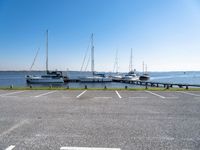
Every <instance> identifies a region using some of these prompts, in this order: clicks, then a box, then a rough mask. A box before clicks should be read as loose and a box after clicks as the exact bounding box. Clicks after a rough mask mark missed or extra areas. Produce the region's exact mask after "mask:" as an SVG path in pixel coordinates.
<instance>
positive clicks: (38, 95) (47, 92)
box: [34, 91, 57, 98]
mask: <svg viewBox="0 0 200 150" xmlns="http://www.w3.org/2000/svg"><path fill="white" fill-rule="evenodd" d="M55 92H57V91H51V92H47V93H43V94H40V95H37V96H34V97H36V98H38V97H41V96H45V95H48V94H51V93H55Z"/></svg>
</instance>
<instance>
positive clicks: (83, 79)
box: [79, 34, 112, 82]
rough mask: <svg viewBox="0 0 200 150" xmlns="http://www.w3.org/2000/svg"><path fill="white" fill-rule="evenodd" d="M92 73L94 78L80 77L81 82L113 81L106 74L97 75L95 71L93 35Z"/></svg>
mask: <svg viewBox="0 0 200 150" xmlns="http://www.w3.org/2000/svg"><path fill="white" fill-rule="evenodd" d="M91 71H92V76H86V77H80V78H79V80H80V82H111V81H112V79H111V78H108V77H106V76H105V74H101V73H98V74H97V73H95V71H94V44H93V34H92V35H91Z"/></svg>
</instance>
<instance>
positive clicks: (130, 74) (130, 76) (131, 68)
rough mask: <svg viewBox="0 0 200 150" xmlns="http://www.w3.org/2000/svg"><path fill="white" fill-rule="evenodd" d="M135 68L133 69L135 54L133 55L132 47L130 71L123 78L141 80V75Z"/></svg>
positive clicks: (125, 79)
mask: <svg viewBox="0 0 200 150" xmlns="http://www.w3.org/2000/svg"><path fill="white" fill-rule="evenodd" d="M135 71H136V70H135V69H134V70H133V55H132V49H131V57H130V63H129V73H128V74H126V75H125V76H124V77H123V80H124V81H125V82H126V81H128V82H129V81H139V76H138V75H137V74H136V73H135Z"/></svg>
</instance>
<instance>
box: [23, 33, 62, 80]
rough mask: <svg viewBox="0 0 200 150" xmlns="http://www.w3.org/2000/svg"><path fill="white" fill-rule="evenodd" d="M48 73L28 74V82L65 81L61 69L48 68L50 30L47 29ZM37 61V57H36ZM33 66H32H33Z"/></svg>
mask: <svg viewBox="0 0 200 150" xmlns="http://www.w3.org/2000/svg"><path fill="white" fill-rule="evenodd" d="M46 35H47V37H46V38H47V39H46V74H45V75H27V76H26V81H27V83H64V78H65V77H63V75H62V72H61V71H53V72H50V71H49V70H48V30H47V31H46ZM34 61H35V59H34ZM31 67H32V66H31Z"/></svg>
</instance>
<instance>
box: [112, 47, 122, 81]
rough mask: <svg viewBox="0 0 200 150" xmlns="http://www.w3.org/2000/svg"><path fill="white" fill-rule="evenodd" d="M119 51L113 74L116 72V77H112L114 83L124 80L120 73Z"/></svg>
mask: <svg viewBox="0 0 200 150" xmlns="http://www.w3.org/2000/svg"><path fill="white" fill-rule="evenodd" d="M118 68H119V65H118V50H117V51H116V56H115V63H114V68H113V73H114V72H115V75H112V76H111V78H112V81H116V82H120V81H121V80H122V75H120V74H119V73H118Z"/></svg>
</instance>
